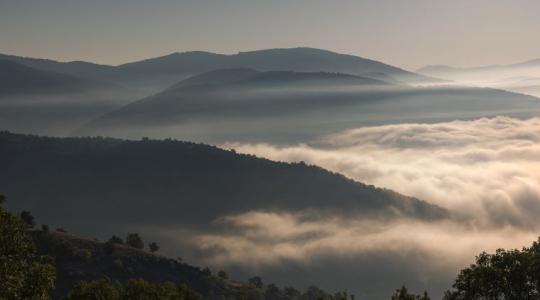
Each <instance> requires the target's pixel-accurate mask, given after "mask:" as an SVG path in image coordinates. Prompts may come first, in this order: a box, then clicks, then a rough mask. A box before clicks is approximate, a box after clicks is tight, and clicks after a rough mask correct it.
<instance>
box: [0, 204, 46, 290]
mask: <svg viewBox="0 0 540 300" xmlns="http://www.w3.org/2000/svg"><path fill="white" fill-rule="evenodd" d="M4 201H5V197H4V196H2V195H0V299H9V300H22V299H32V300H44V299H49V290H50V289H52V288H53V287H54V280H55V269H54V266H53V265H52V263H51V259H50V258H49V257H44V256H38V255H37V254H36V248H35V245H34V243H33V241H32V240H31V239H30V237H28V236H27V235H26V229H27V223H25V222H24V221H22V220H21V219H20V218H18V217H16V216H15V215H12V214H10V213H8V212H7V211H5V210H4V209H3V207H2V204H3V203H4Z"/></svg>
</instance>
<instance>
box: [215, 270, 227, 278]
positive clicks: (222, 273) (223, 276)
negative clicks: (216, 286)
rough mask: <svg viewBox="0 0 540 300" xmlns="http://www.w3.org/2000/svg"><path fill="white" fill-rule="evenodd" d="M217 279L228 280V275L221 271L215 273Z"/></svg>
mask: <svg viewBox="0 0 540 300" xmlns="http://www.w3.org/2000/svg"><path fill="white" fill-rule="evenodd" d="M217 275H218V277H219V278H221V279H229V275H227V273H226V272H225V271H223V270H221V271H219V272H218V273H217Z"/></svg>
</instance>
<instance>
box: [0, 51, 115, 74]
mask: <svg viewBox="0 0 540 300" xmlns="http://www.w3.org/2000/svg"><path fill="white" fill-rule="evenodd" d="M0 60H9V61H14V62H17V63H20V64H24V65H26V66H29V67H31V68H34V69H39V70H44V71H50V72H57V73H64V74H69V75H73V76H78V77H83V78H87V79H88V78H91V79H101V80H105V79H106V78H108V77H111V76H113V75H114V67H113V66H106V65H99V64H94V63H89V62H83V61H72V62H58V61H55V60H51V59H41V58H31V57H21V56H16V55H6V54H0Z"/></svg>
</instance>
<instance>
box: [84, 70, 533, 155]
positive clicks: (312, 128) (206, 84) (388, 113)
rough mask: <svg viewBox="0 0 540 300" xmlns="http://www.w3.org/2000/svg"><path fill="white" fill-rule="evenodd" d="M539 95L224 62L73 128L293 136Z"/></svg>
mask: <svg viewBox="0 0 540 300" xmlns="http://www.w3.org/2000/svg"><path fill="white" fill-rule="evenodd" d="M539 109H540V101H538V99H537V98H533V97H528V96H524V95H520V94H515V93H509V92H506V91H501V90H495V89H485V88H484V89H482V88H470V87H451V86H446V87H424V88H422V87H410V86H403V85H400V84H392V83H388V82H386V81H381V80H377V79H372V78H366V77H361V76H356V75H347V74H343V73H324V72H292V71H265V72H260V71H255V70H252V69H225V70H218V71H211V72H208V73H203V74H201V75H197V76H194V77H191V78H188V79H186V80H183V81H181V82H179V83H177V84H175V85H173V86H171V87H169V88H167V89H165V90H164V91H162V92H161V93H158V94H155V95H153V96H150V97H147V98H144V99H142V100H139V101H136V102H133V103H130V104H128V105H126V106H124V107H122V108H120V109H118V110H116V111H113V112H110V113H108V114H106V115H103V116H101V117H99V118H97V119H95V120H93V121H92V122H90V123H88V124H86V125H85V126H83V127H82V128H81V129H80V130H78V131H76V132H75V133H74V134H75V135H106V136H116V137H127V138H141V137H144V136H151V137H162V138H165V137H175V138H180V139H184V140H191V141H198V142H205V143H218V144H219V143H224V142H229V141H248V142H273V143H297V142H309V141H311V140H312V139H314V138H316V137H318V136H320V135H323V134H330V133H333V132H337V131H340V130H345V129H350V128H355V127H361V126H366V125H374V124H390V123H399V122H434V121H443V120H453V119H468V118H477V117H483V116H494V115H499V114H507V115H513V116H528V115H529V114H534V113H535V112H537V111H538V110H539Z"/></svg>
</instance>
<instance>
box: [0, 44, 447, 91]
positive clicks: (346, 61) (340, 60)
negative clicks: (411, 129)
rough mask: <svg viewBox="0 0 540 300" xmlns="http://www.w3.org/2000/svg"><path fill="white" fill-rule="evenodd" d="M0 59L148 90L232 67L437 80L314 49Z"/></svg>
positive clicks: (370, 61) (10, 57) (0, 55)
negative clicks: (106, 60) (115, 62)
mask: <svg viewBox="0 0 540 300" xmlns="http://www.w3.org/2000/svg"><path fill="white" fill-rule="evenodd" d="M0 59H5V60H12V61H15V62H18V63H22V64H25V65H27V66H30V67H33V68H37V69H41V70H45V71H52V72H60V73H65V74H70V75H75V76H80V77H85V78H93V79H100V80H108V81H112V82H116V83H120V84H123V85H126V86H130V87H133V88H140V89H143V90H148V91H158V90H161V89H164V88H165V87H167V86H170V85H172V84H174V83H175V82H178V81H180V80H182V79H185V78H187V77H190V76H193V75H196V74H200V73H204V72H209V71H213V70H217V69H233V68H249V69H256V70H259V71H282V70H285V71H297V72H336V73H349V74H353V75H360V76H362V75H363V74H366V73H372V74H375V73H379V74H384V76H390V77H392V78H394V79H396V80H399V81H402V82H408V83H420V82H426V81H429V82H431V81H437V80H435V79H433V78H427V77H425V76H421V75H418V74H415V73H412V72H409V71H405V70H403V69H400V68H397V67H393V66H390V65H387V64H384V63H381V62H378V61H374V60H369V59H365V58H361V57H358V56H353V55H345V54H339V53H335V52H331V51H326V50H321V49H314V48H288V49H268V50H259V51H250V52H240V53H238V54H233V55H225V54H216V53H210V52H204V51H192V52H183V53H173V54H170V55H166V56H161V57H156V58H151V59H146V60H142V61H137V62H132V63H127V64H123V65H119V66H106V65H99V64H93V63H87V62H57V61H53V60H47V59H36V58H27V57H19V56H13V55H2V54H0ZM366 77H369V76H366ZM375 79H377V78H375Z"/></svg>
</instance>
